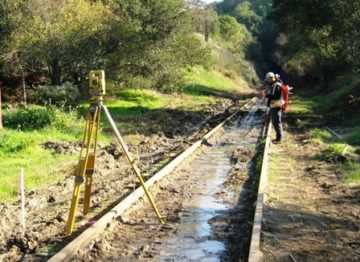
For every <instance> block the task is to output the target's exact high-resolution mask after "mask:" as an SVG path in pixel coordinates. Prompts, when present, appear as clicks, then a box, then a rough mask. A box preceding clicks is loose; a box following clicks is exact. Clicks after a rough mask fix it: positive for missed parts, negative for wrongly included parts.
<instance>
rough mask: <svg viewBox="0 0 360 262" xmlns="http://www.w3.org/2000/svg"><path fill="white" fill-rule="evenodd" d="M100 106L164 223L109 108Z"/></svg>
mask: <svg viewBox="0 0 360 262" xmlns="http://www.w3.org/2000/svg"><path fill="white" fill-rule="evenodd" d="M102 108H103V109H104V112H105V115H106V117H107V119H108V120H109V122H110V125H111V127H112V129H113V131H114V133H115V135H116V137H117V139H118V141H119V143H120V145H121V147H122V149H123V150H124V152H125V155H126V157H127V159H128V160H129V162H130V164H131V167H132V169H133V171H134V173H135V174H136V176H137V178H138V179H139V181H140V184H141V186H142V188H143V189H144V191H145V194H146V196H147V198H148V200H149V202H150V204H151V206H152V208H153V209H154V211H155V213H156V216H157V217H158V219H159V222H160V223H161V224H164V220H163V217H162V216H161V215H160V212H159V210H158V208H157V206H156V204H155V202H154V199H153V197H152V195H151V193H150V192H149V190H148V189H147V188H146V185H145V182H144V180H143V178H142V176H141V174H140V171H139V169H138V168H137V167H136V166H135V164H134V160H133V159H132V157H131V155H130V153H129V150H128V148H127V146H126V144H125V141H124V139H123V138H122V136H121V134H120V132H119V130H118V129H117V127H116V125H115V122H114V120H113V119H112V117H111V115H110V113H109V110H108V109H107V107H106V106H102Z"/></svg>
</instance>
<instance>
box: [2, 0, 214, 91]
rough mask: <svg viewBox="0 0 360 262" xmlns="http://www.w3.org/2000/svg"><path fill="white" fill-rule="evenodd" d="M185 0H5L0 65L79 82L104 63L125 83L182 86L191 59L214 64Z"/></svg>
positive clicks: (11, 72) (8, 72)
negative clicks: (198, 36) (181, 82)
mask: <svg viewBox="0 0 360 262" xmlns="http://www.w3.org/2000/svg"><path fill="white" fill-rule="evenodd" d="M192 33H193V27H192V24H191V19H190V17H189V14H188V12H187V11H186V8H185V3H184V2H183V1H181V0H162V1H158V0H110V1H90V0H66V1H60V0H56V1H49V0H29V1H22V0H13V1H7V0H0V47H1V49H0V50H1V51H0V53H1V54H0V58H1V59H0V69H1V72H2V74H3V75H4V76H11V77H16V76H21V77H28V78H29V77H30V76H34V75H35V76H36V77H39V76H43V77H45V78H47V79H49V80H50V83H51V84H53V85H60V84H61V83H63V82H64V81H70V82H75V83H79V82H81V81H82V80H83V79H84V77H85V76H86V73H87V72H88V70H89V69H93V68H103V69H105V70H106V71H107V74H108V78H109V79H111V80H113V81H116V82H118V83H119V84H121V85H127V86H134V87H153V88H161V89H163V90H164V91H168V90H170V91H171V90H173V89H175V88H176V87H177V86H178V84H179V81H181V78H182V73H181V72H180V70H181V68H183V67H184V66H185V65H195V64H201V65H205V66H207V65H208V64H209V57H210V55H209V54H210V51H209V50H208V49H206V48H203V47H202V45H201V43H200V42H199V40H197V39H196V38H195V37H194V36H193V35H192Z"/></svg>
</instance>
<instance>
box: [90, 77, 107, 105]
mask: <svg viewBox="0 0 360 262" xmlns="http://www.w3.org/2000/svg"><path fill="white" fill-rule="evenodd" d="M89 92H90V99H91V100H98V99H100V98H101V97H102V96H103V95H105V71H104V70H91V71H90V72H89Z"/></svg>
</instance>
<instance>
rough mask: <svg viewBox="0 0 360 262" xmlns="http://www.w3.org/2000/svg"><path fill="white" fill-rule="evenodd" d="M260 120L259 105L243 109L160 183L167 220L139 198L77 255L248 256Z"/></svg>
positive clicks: (159, 202) (199, 258) (134, 257)
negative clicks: (247, 110) (164, 220)
mask: <svg viewBox="0 0 360 262" xmlns="http://www.w3.org/2000/svg"><path fill="white" fill-rule="evenodd" d="M261 126H262V120H261V113H259V112H258V113H256V112H255V111H253V112H250V113H243V114H242V116H239V117H238V118H237V120H236V121H235V122H233V123H232V124H230V125H229V126H226V127H225V128H224V130H223V131H222V132H220V133H218V134H217V135H216V137H214V138H212V139H211V140H210V141H208V142H209V143H207V146H203V148H202V150H201V151H199V152H197V153H196V154H195V155H193V156H192V157H191V159H188V160H187V161H186V163H184V164H182V165H181V166H180V167H179V168H177V169H176V170H175V171H174V172H173V173H172V174H171V175H170V176H168V177H166V178H165V179H164V180H163V181H161V183H160V184H159V185H157V190H156V196H155V199H156V202H157V205H158V207H159V209H160V210H161V212H162V214H164V215H165V216H166V224H165V225H160V224H159V223H158V221H157V219H156V217H155V215H154V213H153V211H152V209H151V207H150V205H149V203H148V202H147V201H146V199H145V200H142V201H140V202H139V203H138V204H137V205H136V206H134V207H133V208H132V210H129V211H128V212H126V214H124V215H123V216H122V217H121V218H118V219H117V221H116V222H115V223H114V224H113V225H112V226H111V227H110V228H108V229H107V232H106V233H105V234H104V235H103V236H102V237H101V239H97V240H96V241H94V242H92V244H91V245H90V246H89V247H88V248H87V249H86V250H82V251H81V252H80V254H79V255H78V256H77V257H76V258H74V260H75V261H138V260H145V261H239V259H244V260H245V259H246V258H247V254H248V246H249V240H250V235H251V230H252V219H253V210H254V206H253V203H254V201H255V200H256V192H255V190H254V188H255V187H254V179H255V177H256V176H255V175H256V161H257V157H258V154H257V152H258V145H259V143H258V142H259V138H260V134H261ZM153 192H154V190H153Z"/></svg>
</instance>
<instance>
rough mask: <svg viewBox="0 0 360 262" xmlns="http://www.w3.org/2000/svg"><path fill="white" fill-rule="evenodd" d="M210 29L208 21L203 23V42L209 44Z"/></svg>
mask: <svg viewBox="0 0 360 262" xmlns="http://www.w3.org/2000/svg"><path fill="white" fill-rule="evenodd" d="M209 35H210V28H209V23H208V21H205V42H209Z"/></svg>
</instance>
